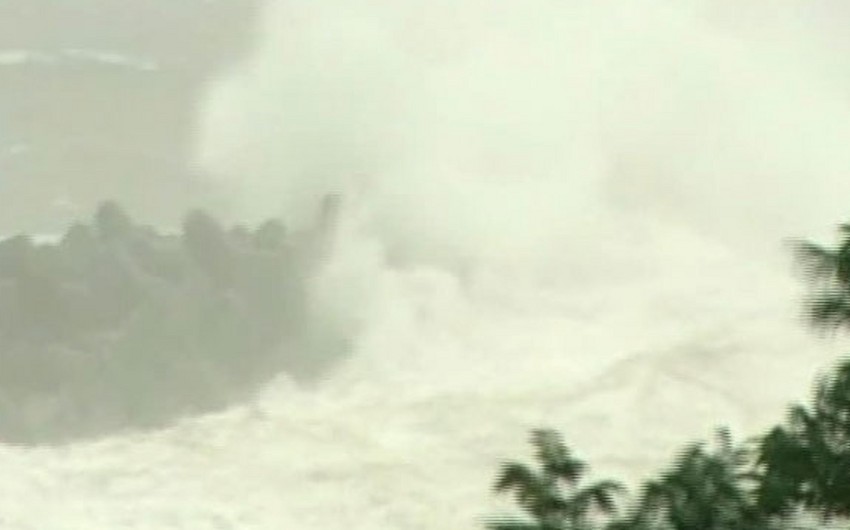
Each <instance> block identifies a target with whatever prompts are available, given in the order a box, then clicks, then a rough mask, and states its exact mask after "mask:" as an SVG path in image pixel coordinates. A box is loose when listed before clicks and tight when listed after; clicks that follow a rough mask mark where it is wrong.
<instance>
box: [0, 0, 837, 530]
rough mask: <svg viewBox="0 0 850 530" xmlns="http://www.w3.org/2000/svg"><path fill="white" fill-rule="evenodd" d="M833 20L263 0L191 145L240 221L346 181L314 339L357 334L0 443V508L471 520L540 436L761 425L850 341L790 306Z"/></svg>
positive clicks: (762, 6)
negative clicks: (224, 379)
mask: <svg viewBox="0 0 850 530" xmlns="http://www.w3.org/2000/svg"><path fill="white" fill-rule="evenodd" d="M316 4H318V5H316ZM848 16H850V10H848V9H847V8H846V7H845V6H844V5H843V4H842V3H840V2H837V1H836V2H828V1H822V2H803V1H798V2H794V1H779V0H770V1H768V0H750V1H749V2H747V3H746V5H742V4H741V3H740V2H731V1H726V0H704V1H696V0H691V1H682V0H677V1H666V0H636V1H633V2H616V1H613V0H612V1H608V0H592V1H591V0H562V1H542V0H523V1H514V0H505V1H502V2H484V1H481V0H465V1H463V2H449V1H445V0H428V1H425V0H408V1H405V2H390V1H379V0H372V1H366V0H349V1H345V2H343V1H330V0H329V1H325V2H316V3H313V2H302V1H294V0H292V1H290V0H279V1H277V2H272V3H271V4H270V5H268V6H267V13H266V14H265V18H264V26H263V28H262V29H263V32H264V33H263V38H262V39H261V43H260V46H259V48H258V49H257V50H256V51H255V53H254V55H253V57H252V58H251V59H250V60H249V61H248V62H246V63H244V64H243V65H242V67H241V69H239V70H237V71H235V72H234V74H233V75H232V76H231V77H230V78H228V79H226V80H224V81H222V82H221V83H220V84H219V85H217V86H216V87H214V89H213V90H212V92H211V93H210V97H209V99H208V101H206V102H205V119H204V123H203V128H202V132H203V139H202V141H201V142H200V144H201V145H200V146H199V149H198V151H199V160H200V161H201V162H202V163H203V164H204V165H205V166H206V167H208V168H210V169H211V173H214V174H216V175H219V179H220V181H219V182H217V183H216V185H217V186H220V187H222V188H223V189H227V190H229V191H228V193H229V194H230V195H231V197H232V201H233V204H232V210H233V215H234V216H237V217H242V218H246V219H253V218H261V217H264V216H267V215H273V214H275V215H276V214H279V215H282V216H284V217H285V218H286V219H287V220H288V221H289V222H290V223H292V224H294V225H297V224H298V223H299V222H303V220H304V219H306V218H308V217H309V216H310V215H312V213H313V212H312V209H313V208H314V206H315V204H316V202H317V200H318V198H319V197H321V196H322V195H323V194H325V193H340V194H341V195H342V196H343V198H344V199H343V211H342V214H341V220H340V223H341V224H340V229H339V231H338V233H337V234H336V240H335V242H334V244H333V246H332V248H331V249H330V251H329V254H328V255H327V258H326V260H325V261H324V262H323V263H322V264H321V266H320V267H319V268H318V269H317V270H316V271H315V274H314V276H313V277H312V278H311V279H310V281H311V293H312V297H311V299H312V304H313V306H312V312H313V315H314V320H313V322H314V326H315V330H316V333H315V334H314V336H315V337H316V340H317V341H318V343H316V344H312V345H311V346H310V347H311V348H334V347H342V346H340V344H347V346H346V347H348V348H350V350H351V351H350V352H349V354H348V356H347V357H346V359H345V360H344V361H343V362H341V363H340V364H338V365H337V366H336V367H335V368H334V369H333V370H332V371H331V372H330V373H329V374H327V376H326V377H325V378H324V380H322V381H321V382H320V383H319V384H318V385H316V386H315V387H312V388H302V387H299V386H298V385H296V384H294V383H293V382H291V381H290V380H288V379H287V377H286V376H285V375H281V376H280V377H279V378H278V379H277V380H276V381H275V382H274V383H273V384H270V385H269V386H268V387H266V388H264V389H263V390H262V391H261V392H259V393H258V394H257V396H256V398H255V399H254V400H252V401H251V402H249V403H244V404H242V405H239V406H235V407H233V408H232V409H231V410H228V411H226V412H222V413H219V414H213V415H209V416H205V417H200V418H194V419H187V420H184V421H182V422H181V423H180V424H178V425H175V426H174V427H173V428H169V429H165V430H161V431H158V432H152V433H144V434H133V435H124V436H114V437H111V438H106V439H102V440H97V441H89V442H85V443H76V444H73V445H70V446H64V447H52V448H51V447H40V448H21V447H15V446H8V445H6V446H0V528H3V529H4V530H6V529H8V530H24V529H27V530H29V529H32V530H72V529H74V530H76V529H80V530H82V529H85V530H92V529H95V530H98V529H103V530H116V529H134V530H136V529H138V530H142V529H144V530H170V529H181V530H189V529H191V530H207V529H210V530H212V529H215V530H223V529H239V530H270V529H287V528H292V529H295V528H298V529H300V530H326V529H330V528H346V529H351V530H359V529H423V530H425V529H428V530H437V529H447V528H458V529H460V528H467V529H470V528H480V527H481V518H482V517H483V516H485V515H487V514H492V513H493V512H494V511H496V510H498V509H500V508H506V507H507V505H506V504H505V503H503V502H501V501H500V500H499V499H496V498H494V496H493V495H491V493H490V485H491V483H492V479H493V477H494V474H495V472H496V470H497V468H498V464H499V462H500V461H501V460H503V459H514V458H525V457H526V455H527V454H528V453H529V451H528V447H527V437H528V431H529V429H531V428H534V427H539V426H549V427H554V428H557V429H559V430H560V431H562V432H563V433H564V436H565V439H566V441H567V443H568V444H569V445H570V446H571V447H573V448H574V449H575V450H576V452H577V453H578V454H579V455H580V456H582V457H583V458H585V459H586V460H588V461H589V463H590V464H591V465H592V466H593V467H592V469H593V471H594V475H595V476H600V477H601V476H610V477H612V478H619V479H627V480H630V481H636V480H639V479H640V478H641V477H644V476H646V475H647V474H648V473H651V472H653V471H655V470H657V469H659V467H660V466H662V465H665V464H667V463H668V462H669V461H670V459H671V458H672V456H673V455H674V454H675V451H676V450H677V449H678V448H680V447H681V446H683V445H684V444H686V443H688V442H690V441H693V440H697V439H707V438H709V437H710V436H711V433H712V430H713V428H714V427H715V426H719V425H728V426H729V427H731V428H732V431H733V434H734V435H735V436H736V438H740V437H743V436H748V435H752V434H757V433H759V432H760V431H761V429H764V428H765V427H767V426H769V425H772V424H774V423H776V422H778V421H779V420H780V419H781V418H782V416H783V414H784V410H785V407H786V405H788V404H789V403H791V402H792V401H803V400H806V399H808V395H809V388H810V385H811V382H812V380H813V377H814V375H815V374H817V373H818V372H819V371H821V370H824V369H826V368H828V367H829V366H830V365H831V364H832V363H833V362H834V361H835V360H837V359H838V358H839V356H840V355H841V354H842V353H843V352H845V351H846V350H847V349H848V348H850V346H847V345H846V341H845V340H844V339H843V338H842V337H837V338H835V339H834V340H827V339H824V338H817V337H816V336H815V335H814V334H813V333H811V332H810V331H809V330H808V329H807V328H806V326H805V325H804V323H803V322H802V320H801V318H800V317H801V310H802V296H803V283H802V282H801V280H800V279H799V278H798V277H796V276H795V274H794V269H793V267H792V255H791V252H790V249H789V247H788V245H787V241H788V239H789V238H795V237H810V238H817V239H819V240H821V241H827V240H828V239H825V238H828V237H829V236H830V235H831V231H832V228H833V227H834V226H835V225H836V224H838V223H839V222H843V221H846V220H847V218H848V217H850V200H848V197H850V179H848V175H850V149H847V143H848V140H850V63H848V61H847V59H846V57H847V56H848V55H847V53H846V52H847V51H848V45H850V41H848V39H847V37H846V35H845V33H846V32H843V28H845V27H846V18H847V17H848ZM340 337H342V338H343V339H344V340H339V338H340ZM323 340H325V341H326V343H327V344H324V343H322V341H323Z"/></svg>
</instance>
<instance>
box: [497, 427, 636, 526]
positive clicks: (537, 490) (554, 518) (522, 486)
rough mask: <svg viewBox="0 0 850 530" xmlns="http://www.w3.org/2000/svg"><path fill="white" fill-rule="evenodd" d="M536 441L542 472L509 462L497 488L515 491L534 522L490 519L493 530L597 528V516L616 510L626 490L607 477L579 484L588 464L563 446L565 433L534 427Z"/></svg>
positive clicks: (518, 499) (502, 472) (510, 518)
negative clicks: (594, 516)
mask: <svg viewBox="0 0 850 530" xmlns="http://www.w3.org/2000/svg"><path fill="white" fill-rule="evenodd" d="M531 443H532V445H533V446H534V447H535V449H536V452H535V458H536V460H537V461H538V465H539V470H537V471H535V470H534V469H532V468H530V467H528V466H527V465H525V464H522V463H519V462H514V461H509V462H505V463H504V464H502V469H501V471H500V473H499V475H498V477H497V479H496V483H495V484H494V486H493V488H494V490H495V491H496V492H497V493H501V492H511V491H512V492H513V493H514V495H515V498H516V501H517V503H518V504H519V505H520V507H521V508H522V510H523V511H524V512H525V513H526V515H527V516H528V517H530V520H528V519H526V520H522V519H519V518H516V517H496V518H491V520H490V521H489V522H488V523H487V527H488V528H490V529H491V530H580V529H589V528H592V527H593V520H592V516H593V515H598V514H602V515H610V514H613V513H615V512H616V504H615V501H614V498H615V496H616V495H617V494H618V493H621V492H622V491H623V486H622V485H620V484H619V483H617V482H614V481H610V480H604V481H600V482H596V483H593V484H591V485H588V486H580V483H581V480H582V478H583V477H584V476H585V473H586V471H587V465H586V464H585V463H584V462H583V461H581V460H579V459H578V458H576V457H575V456H574V455H573V454H572V452H571V451H570V449H569V448H568V447H567V446H566V445H564V443H563V440H562V438H561V435H560V434H559V433H558V432H556V431H554V430H551V429H536V430H534V431H532V438H531Z"/></svg>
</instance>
